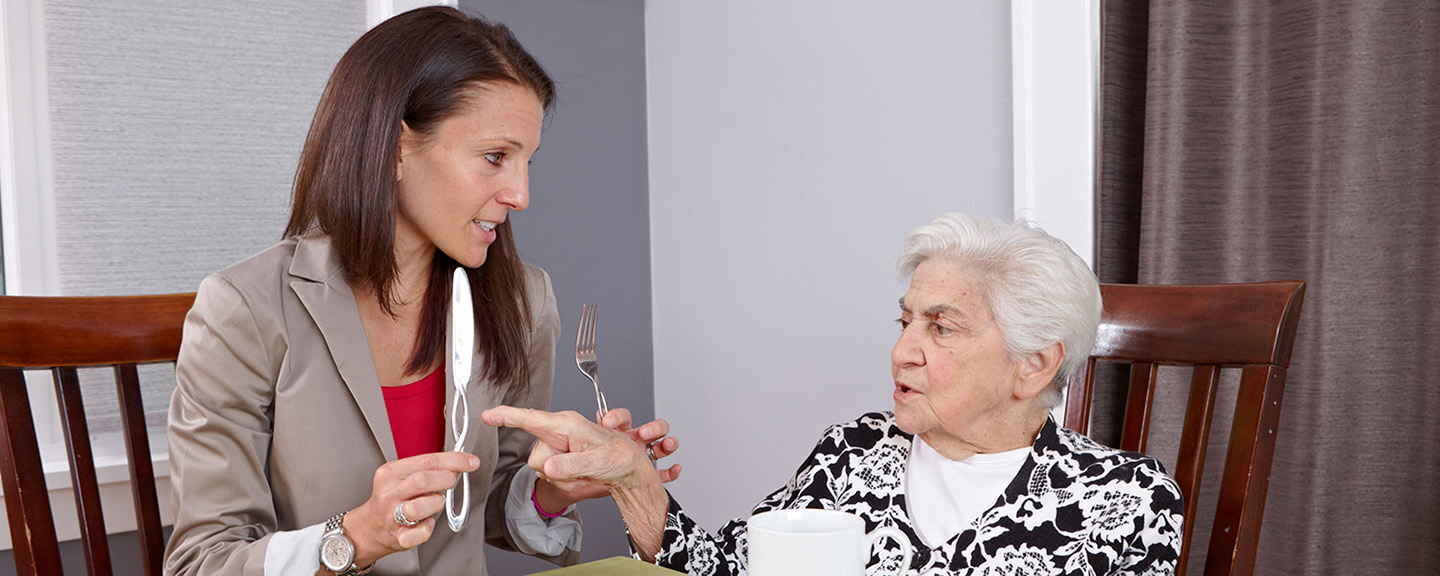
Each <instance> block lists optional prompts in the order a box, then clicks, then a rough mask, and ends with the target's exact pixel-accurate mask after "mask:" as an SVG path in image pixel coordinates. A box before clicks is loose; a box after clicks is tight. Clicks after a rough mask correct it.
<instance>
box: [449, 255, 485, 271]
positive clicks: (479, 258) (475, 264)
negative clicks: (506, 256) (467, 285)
mask: <svg viewBox="0 0 1440 576" xmlns="http://www.w3.org/2000/svg"><path fill="white" fill-rule="evenodd" d="M449 255H450V254H449V253H448V252H447V253H446V256H449ZM486 255H487V252H480V253H479V254H473V253H472V254H464V255H463V257H461V258H456V257H454V256H450V258H451V259H452V260H454V261H455V262H457V263H459V264H460V265H461V266H464V267H466V268H479V267H480V266H481V265H482V264H484V263H485V257H486Z"/></svg>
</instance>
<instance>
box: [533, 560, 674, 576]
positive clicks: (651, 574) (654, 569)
mask: <svg viewBox="0 0 1440 576" xmlns="http://www.w3.org/2000/svg"><path fill="white" fill-rule="evenodd" d="M676 574H679V572H676V571H674V570H670V569H668V568H661V567H659V566H656V565H654V564H646V563H644V562H641V561H639V560H635V559H633V558H621V557H615V558H606V559H604V560H596V561H594V562H586V563H584V564H576V565H574V566H571V567H569V568H561V569H559V570H546V571H544V572H536V573H535V574H534V575H533V576H675V575H676Z"/></svg>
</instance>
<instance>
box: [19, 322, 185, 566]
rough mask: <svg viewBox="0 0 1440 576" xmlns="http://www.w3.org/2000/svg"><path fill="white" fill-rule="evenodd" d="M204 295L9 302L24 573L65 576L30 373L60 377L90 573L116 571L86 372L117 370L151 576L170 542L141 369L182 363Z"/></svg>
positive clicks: (138, 517) (142, 552)
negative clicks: (189, 325) (88, 412)
mask: <svg viewBox="0 0 1440 576" xmlns="http://www.w3.org/2000/svg"><path fill="white" fill-rule="evenodd" d="M194 301H195V295H194V294H172V295H163V296H124V297H94V298H63V297H26V296H0V477H3V478H0V479H3V489H4V492H5V507H6V512H7V513H8V515H9V520H10V537H11V540H12V542H13V545H14V554H15V567H16V569H17V571H18V573H19V574H32V575H42V574H43V575H49V574H61V573H62V570H61V563H60V549H59V544H58V542H57V541H56V536H55V521H54V518H53V517H52V516H51V511H50V500H49V493H48V491H47V488H46V486H45V474H44V470H43V468H42V466H41V459H40V451H39V446H38V443H37V439H36V435H35V424H34V420H33V418H32V416H31V408H30V397H29V394H28V393H27V390H26V385H25V375H24V372H25V371H26V370H39V369H47V370H50V371H51V372H52V373H53V376H54V382H55V394H56V398H57V399H58V404H59V406H60V421H61V424H62V427H63V429H64V433H65V443H66V447H67V449H68V450H67V452H68V455H69V460H70V478H71V480H72V481H73V487H74V493H75V507H76V511H77V514H78V516H79V522H80V534H81V542H82V545H83V547H84V550H85V562H86V566H87V567H88V569H89V573H90V574H102V575H108V574H110V573H111V566H110V550H109V546H108V543H107V540H106V535H105V520H104V517H103V516H102V514H101V511H100V490H99V486H98V483H97V481H96V476H95V461H94V454H93V453H92V451H91V442H90V435H89V430H88V427H87V425H86V422H85V407H84V405H83V404H82V403H81V399H80V382H79V378H78V373H77V371H76V368H78V367H91V366H113V367H114V369H115V380H116V390H117V393H118V394H117V395H118V398H119V402H120V414H121V419H122V424H123V427H124V436H125V447H126V456H127V457H128V460H129V468H130V485H131V486H132V489H133V493H134V497H135V520H136V527H137V529H138V531H139V536H140V543H141V550H140V558H141V562H142V564H143V568H144V573H145V574H152V575H156V576H158V575H159V574H160V570H161V563H162V556H163V553H164V549H165V542H164V539H163V536H162V530H161V526H160V506H159V502H158V501H157V499H156V494H155V474H154V471H153V470H152V467H151V462H150V447H149V438H148V435H147V434H146V431H145V410H144V407H143V406H141V402H140V382H139V377H138V374H137V372H136V365H137V364H146V363H158V362H174V361H175V357H176V355H177V354H178V353H179V350H180V332H181V328H182V326H183V325H184V319H185V313H186V311H188V310H189V309H190V306H191V304H192V303H193V302H194Z"/></svg>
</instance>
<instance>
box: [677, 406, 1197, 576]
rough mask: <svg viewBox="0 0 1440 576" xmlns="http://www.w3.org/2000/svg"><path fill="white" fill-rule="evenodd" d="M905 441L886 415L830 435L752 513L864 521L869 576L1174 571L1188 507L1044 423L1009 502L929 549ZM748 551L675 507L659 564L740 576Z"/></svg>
mask: <svg viewBox="0 0 1440 576" xmlns="http://www.w3.org/2000/svg"><path fill="white" fill-rule="evenodd" d="M911 439H912V436H911V435H909V434H906V433H904V432H902V431H901V430H900V429H899V428H898V427H897V426H896V425H895V417H894V415H893V414H891V413H888V412H885V413H871V414H866V415H864V416H861V417H860V418H859V419H857V420H855V421H853V422H849V423H845V424H839V425H836V426H832V427H830V428H829V429H828V430H826V432H825V435H824V437H823V438H821V440H820V442H819V443H818V444H817V445H816V446H815V450H814V451H813V452H811V454H810V457H809V458H807V459H806V461H805V463H804V464H803V465H802V466H801V467H800V469H799V470H798V471H797V472H796V474H795V476H794V478H792V479H791V480H790V482H789V483H788V484H786V485H785V487H783V488H781V489H779V490H776V491H775V492H774V493H772V494H771V495H770V496H768V497H766V498H765V499H764V500H763V501H761V502H760V504H759V505H758V506H756V507H755V509H754V513H756V514H758V513H760V512H765V511H769V510H779V509H797V508H824V509H829V510H841V511H845V512H850V513H852V514H855V515H857V516H859V517H860V518H861V519H863V520H864V521H865V528H866V532H867V533H868V534H870V536H871V538H872V540H873V541H875V542H876V544H875V546H873V547H872V550H871V555H870V560H869V562H868V564H867V567H866V574H867V575H869V576H880V575H885V576H890V575H905V576H912V575H913V576H933V575H940V574H955V575H976V576H1000V575H1012V574H1014V575H1020V574H1024V575H1032V574H1056V575H1092V574H1135V575H1140V574H1173V573H1174V572H1175V566H1176V562H1177V559H1178V557H1179V555H1180V539H1181V534H1182V530H1181V528H1182V526H1181V522H1182V515H1183V511H1184V507H1183V505H1182V503H1181V498H1180V490H1179V489H1178V488H1177V487H1176V485H1175V482H1174V481H1173V480H1171V479H1170V477H1169V476H1168V475H1166V474H1165V471H1164V468H1163V467H1162V466H1161V465H1160V463H1159V462H1158V461H1157V460H1155V459H1154V458H1151V457H1149V456H1145V455H1143V454H1136V453H1133V452H1121V451H1119V450H1115V449H1112V448H1107V447H1104V446H1101V445H1099V444H1096V443H1095V442H1094V441H1092V440H1090V439H1089V438H1086V437H1084V436H1082V435H1080V434H1078V433H1076V432H1074V431H1071V430H1068V429H1064V428H1061V427H1059V426H1057V425H1056V424H1055V422H1054V421H1053V420H1047V421H1046V423H1045V425H1044V427H1043V428H1042V429H1041V431H1040V435H1039V436H1038V437H1037V438H1036V440H1035V445H1034V446H1033V447H1032V449H1031V453H1030V456H1029V457H1028V458H1027V459H1026V461H1025V464H1024V465H1022V466H1021V468H1020V472H1019V473H1018V474H1016V476H1015V479H1014V480H1012V481H1011V482H1010V484H1009V486H1007V487H1006V489H1005V493H1004V494H1003V495H1001V496H1000V497H999V498H997V499H996V502H995V504H994V505H992V506H991V507H990V509H989V510H987V511H985V512H984V513H982V514H981V515H980V517H978V518H976V519H975V521H974V522H973V523H971V525H970V527H969V528H967V529H965V530H963V531H961V532H960V533H959V534H956V535H955V536H953V537H951V538H950V539H949V540H948V541H946V542H945V543H944V544H942V545H940V546H939V547H935V548H931V547H929V546H926V545H925V544H924V543H923V542H922V541H921V540H920V536H919V535H918V534H917V533H916V532H915V530H914V528H913V526H912V523H911V522H910V517H909V512H908V508H907V504H906V497H905V468H906V462H907V461H908V458H909V455H910V446H911ZM746 550H747V544H746V520H744V519H735V520H732V521H730V522H729V523H727V524H726V525H725V526H724V527H722V528H721V529H720V531H719V533H717V534H710V533H708V532H706V531H705V530H704V529H702V528H700V527H699V525H697V524H696V523H695V522H694V520H692V519H691V518H690V517H689V516H687V515H686V514H685V511H684V510H683V509H682V508H681V507H680V504H679V503H678V502H676V501H675V499H674V498H671V500H670V510H669V514H668V516H667V519H666V526H665V535H664V542H663V544H662V547H661V551H660V554H659V556H658V558H657V562H658V563H659V564H660V565H661V566H665V567H668V568H671V569H674V570H679V571H681V572H685V573H687V574H692V575H696V576H743V575H744V574H745V573H746V571H745V570H746V566H745V557H746Z"/></svg>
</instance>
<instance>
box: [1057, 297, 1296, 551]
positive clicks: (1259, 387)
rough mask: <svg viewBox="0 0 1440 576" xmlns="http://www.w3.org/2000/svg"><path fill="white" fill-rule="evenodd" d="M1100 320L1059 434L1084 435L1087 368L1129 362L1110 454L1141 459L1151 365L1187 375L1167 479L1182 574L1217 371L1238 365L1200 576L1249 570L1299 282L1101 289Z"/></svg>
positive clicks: (1090, 384) (1090, 372) (1151, 393)
mask: <svg viewBox="0 0 1440 576" xmlns="http://www.w3.org/2000/svg"><path fill="white" fill-rule="evenodd" d="M1100 292H1101V294H1102V295H1103V298H1104V300H1105V312H1104V315H1103V317H1102V318H1101V321H1100V330H1099V334H1098V336H1097V338H1096V342H1095V349H1094V351H1093V352H1092V353H1091V355H1090V361H1089V362H1088V363H1087V365H1086V366H1085V367H1084V368H1083V369H1082V370H1081V371H1080V373H1078V374H1076V375H1075V377H1074V378H1072V379H1071V381H1070V386H1069V396H1068V400H1067V401H1066V406H1065V423H1066V426H1068V427H1070V428H1071V429H1073V430H1076V431H1078V432H1083V433H1089V425H1090V407H1091V402H1092V400H1093V398H1092V396H1093V393H1094V382H1095V366H1096V363H1097V361H1100V362H1119V363H1128V364H1130V385H1129V392H1128V397H1127V398H1126V401H1125V419H1124V424H1123V428H1122V431H1121V437H1120V448H1121V449H1123V450H1129V451H1133V452H1144V451H1145V448H1146V441H1147V440H1148V439H1149V436H1150V427H1151V422H1152V419H1151V418H1152V406H1153V402H1154V398H1155V386H1156V381H1157V379H1156V376H1157V374H1158V370H1159V367H1160V366H1161V365H1179V366H1190V367H1193V368H1194V372H1193V376H1192V378H1191V381H1190V392H1189V399H1188V401H1187V403H1186V407H1185V420H1184V424H1183V427H1182V428H1181V432H1180V451H1179V456H1178V458H1177V459H1176V461H1175V462H1176V464H1175V466H1174V468H1173V469H1172V470H1170V472H1171V474H1172V475H1173V476H1174V478H1175V481H1176V482H1177V483H1178V484H1179V485H1180V491H1181V492H1182V493H1183V495H1184V497H1185V534H1184V538H1185V541H1184V542H1185V543H1184V546H1183V548H1182V550H1181V557H1180V567H1179V570H1178V572H1177V573H1178V574H1180V575H1182V576H1183V575H1184V574H1185V565H1186V560H1187V559H1188V558H1189V549H1190V538H1191V534H1192V532H1193V529H1194V528H1193V526H1194V524H1195V523H1194V522H1193V521H1192V519H1193V518H1194V517H1195V509H1196V508H1195V505H1196V501H1197V500H1198V499H1199V493H1200V480H1201V478H1202V476H1203V471H1204V468H1205V452H1206V447H1207V446H1208V444H1209V436H1210V425H1211V421H1212V419H1213V416H1214V413H1215V396H1216V390H1217V389H1218V388H1219V383H1220V369H1221V368H1239V369H1240V388H1239V394H1238V397H1237V399H1236V403H1235V415H1234V422H1233V424H1232V425H1231V430H1230V444H1229V449H1228V451H1227V452H1226V456H1225V468H1224V471H1223V472H1222V475H1221V477H1222V480H1221V483H1220V492H1219V499H1218V501H1217V504H1216V511H1215V524H1214V528H1213V529H1212V530H1211V534H1210V545H1209V552H1208V553H1207V554H1206V557H1205V574H1207V575H1212V574H1227V575H1244V574H1250V573H1251V572H1252V571H1253V570H1254V565H1255V553H1256V548H1257V545H1258V543H1259V541H1260V521H1261V517H1262V516H1263V515H1264V513H1265V493H1266V489H1267V487H1268V485H1269V482H1270V463H1271V460H1272V458H1273V456H1274V453H1275V431H1276V425H1277V424H1278V423H1279V420H1280V397H1281V395H1282V393H1283V392H1284V389H1285V372H1286V370H1287V369H1288V368H1289V366H1290V351H1291V348H1292V347H1293V346H1294V343H1295V330H1296V326H1297V325H1298V324H1299V321H1300V305H1301V302H1302V301H1303V300H1304V297H1305V283H1304V282H1265V283H1255V284H1217V285H1204V286H1137V285H1122V284H1102V285H1101V286H1100Z"/></svg>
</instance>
